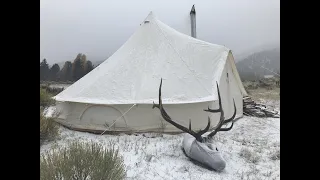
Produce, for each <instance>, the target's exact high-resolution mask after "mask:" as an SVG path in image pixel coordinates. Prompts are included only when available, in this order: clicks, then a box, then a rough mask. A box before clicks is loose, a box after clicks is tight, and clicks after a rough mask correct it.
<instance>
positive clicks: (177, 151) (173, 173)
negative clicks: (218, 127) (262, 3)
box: [40, 102, 280, 180]
mask: <svg viewBox="0 0 320 180" xmlns="http://www.w3.org/2000/svg"><path fill="white" fill-rule="evenodd" d="M276 103H278V104H277V105H275V106H278V105H279V102H276ZM270 104H272V103H270ZM275 108H278V107H275ZM60 131H61V135H60V138H59V139H58V140H56V141H54V142H50V143H48V144H45V145H43V146H42V147H41V149H40V153H43V152H44V151H46V150H50V149H51V148H52V147H55V146H65V145H66V144H67V142H69V141H74V140H76V139H79V140H82V141H95V142H99V143H101V144H104V145H105V146H106V147H108V146H109V143H112V144H114V145H116V147H118V148H119V151H120V153H121V155H122V156H123V158H124V164H125V165H126V170H127V179H141V180H142V179H143V180H148V179H151V180H153V179H179V180H180V179H196V180H200V179H201V180H205V179H210V180H212V179H213V180H215V179H219V180H220V179H223V180H235V179H280V119H279V118H255V117H247V116H245V117H243V118H242V119H239V120H238V121H237V122H236V123H235V124H234V126H233V129H232V130H231V131H228V132H219V133H217V134H216V136H215V138H214V139H215V141H214V142H215V143H214V146H217V147H218V149H219V151H221V153H222V156H223V157H224V158H225V160H226V162H227V166H226V169H225V170H224V171H223V172H215V171H212V170H209V169H206V168H204V167H202V166H199V165H198V164H196V163H194V162H192V161H190V160H189V159H188V158H187V157H186V156H185V155H184V153H183V151H182V150H181V142H182V135H160V134H145V135H142V134H139V135H117V136H111V135H102V136H101V135H94V134H90V133H82V132H76V131H71V130H68V129H65V128H60Z"/></svg>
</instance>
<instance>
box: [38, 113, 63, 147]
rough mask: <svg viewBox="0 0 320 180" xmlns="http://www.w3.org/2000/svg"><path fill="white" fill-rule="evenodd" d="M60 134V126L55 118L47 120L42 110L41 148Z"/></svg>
mask: <svg viewBox="0 0 320 180" xmlns="http://www.w3.org/2000/svg"><path fill="white" fill-rule="evenodd" d="M58 134H59V131H58V125H57V123H56V122H54V120H53V118H46V117H44V115H43V112H42V111H41V110H40V146H41V145H42V143H43V142H44V141H46V140H52V139H54V138H55V137H56V136H57V135H58Z"/></svg>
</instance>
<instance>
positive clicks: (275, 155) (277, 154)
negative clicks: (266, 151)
mask: <svg viewBox="0 0 320 180" xmlns="http://www.w3.org/2000/svg"><path fill="white" fill-rule="evenodd" d="M270 158H271V159H272V160H274V161H275V160H280V149H277V150H276V151H274V152H272V153H271V156H270Z"/></svg>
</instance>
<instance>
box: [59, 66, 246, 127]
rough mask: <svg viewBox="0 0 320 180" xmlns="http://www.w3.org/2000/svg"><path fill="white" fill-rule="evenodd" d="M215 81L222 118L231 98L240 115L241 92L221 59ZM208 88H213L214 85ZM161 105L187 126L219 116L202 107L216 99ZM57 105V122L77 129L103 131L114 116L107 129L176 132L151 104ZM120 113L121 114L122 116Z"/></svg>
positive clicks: (229, 108) (212, 105)
mask: <svg viewBox="0 0 320 180" xmlns="http://www.w3.org/2000/svg"><path fill="white" fill-rule="evenodd" d="M227 73H228V75H227ZM219 84H220V85H219V87H220V93H221V99H222V107H223V109H224V111H225V118H230V117H231V116H232V114H233V112H234V108H233V101H232V98H234V99H235V102H236V107H237V117H239V116H242V112H243V111H242V97H243V96H242V93H241V91H240V88H239V87H238V84H237V80H236V78H235V76H234V74H233V72H232V65H231V63H230V62H229V61H226V63H225V68H224V70H223V73H222V75H221V79H220V82H219ZM212 88H216V85H215V86H214V87H212ZM163 97H165V94H163ZM164 106H165V109H166V111H167V112H168V114H169V115H170V116H171V118H172V119H174V120H175V121H177V122H179V123H180V124H182V125H184V126H186V127H188V124H189V119H191V121H192V128H193V129H194V130H199V129H203V128H204V127H205V126H206V124H207V120H208V116H209V117H210V119H211V127H212V128H213V127H215V126H216V124H217V123H218V121H219V118H220V113H215V114H213V113H207V112H205V111H203V109H206V108H207V107H208V106H209V107H210V108H217V107H218V101H209V102H201V103H190V104H166V105H164ZM57 107H58V109H59V110H60V111H61V114H60V117H59V119H60V120H61V122H63V123H64V124H68V125H69V126H75V127H77V128H80V129H81V128H82V129H100V130H102V131H103V130H104V129H106V128H107V126H105V124H107V125H108V126H111V125H112V124H113V122H114V120H116V119H118V120H117V121H116V123H114V126H112V127H111V128H110V129H109V130H110V131H125V132H127V131H135V132H139V131H140V132H180V130H178V129H177V128H175V127H173V126H172V125H170V124H168V123H166V122H165V121H164V120H163V119H162V117H161V115H160V112H159V110H158V109H152V104H138V105H136V106H133V105H132V104H123V105H93V104H84V103H74V102H62V103H59V104H58V106H57ZM130 108H131V109H130ZM129 109H130V110H129ZM128 110H129V111H128ZM127 111H128V112H127ZM125 112H127V113H125ZM124 113H125V115H123V116H122V114H124Z"/></svg>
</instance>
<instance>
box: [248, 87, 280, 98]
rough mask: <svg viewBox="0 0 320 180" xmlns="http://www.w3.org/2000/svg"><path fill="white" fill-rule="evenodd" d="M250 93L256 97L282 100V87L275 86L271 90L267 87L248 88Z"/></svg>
mask: <svg viewBox="0 0 320 180" xmlns="http://www.w3.org/2000/svg"><path fill="white" fill-rule="evenodd" d="M247 92H248V94H249V95H250V96H251V97H252V98H253V99H254V100H258V99H268V100H280V88H274V89H271V90H268V89H265V88H257V89H250V90H247Z"/></svg>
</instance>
